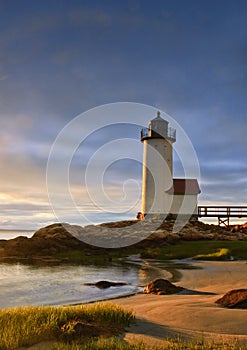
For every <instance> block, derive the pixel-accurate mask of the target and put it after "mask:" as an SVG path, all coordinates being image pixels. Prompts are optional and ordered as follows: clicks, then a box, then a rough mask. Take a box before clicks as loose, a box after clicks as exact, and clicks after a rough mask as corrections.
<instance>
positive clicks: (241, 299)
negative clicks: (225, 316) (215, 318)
mask: <svg viewBox="0 0 247 350" xmlns="http://www.w3.org/2000/svg"><path fill="white" fill-rule="evenodd" d="M216 304H219V305H221V306H224V307H227V308H231V309H247V289H233V290H230V291H229V292H227V293H226V294H225V295H224V296H223V297H222V298H220V299H218V300H216Z"/></svg>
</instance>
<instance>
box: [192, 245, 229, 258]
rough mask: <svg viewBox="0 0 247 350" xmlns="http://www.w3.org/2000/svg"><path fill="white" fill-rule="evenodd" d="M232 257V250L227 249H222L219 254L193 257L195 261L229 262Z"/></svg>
mask: <svg viewBox="0 0 247 350" xmlns="http://www.w3.org/2000/svg"><path fill="white" fill-rule="evenodd" d="M230 256H231V253H230V250H229V249H227V248H221V249H219V250H218V251H217V252H214V253H209V254H198V255H196V256H194V257H193V259H194V260H213V261H215V260H229V258H230Z"/></svg>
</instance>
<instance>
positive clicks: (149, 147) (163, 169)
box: [141, 112, 201, 215]
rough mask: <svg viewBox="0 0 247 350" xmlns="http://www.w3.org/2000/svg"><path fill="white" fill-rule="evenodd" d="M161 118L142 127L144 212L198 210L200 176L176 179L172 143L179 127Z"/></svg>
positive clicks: (183, 212) (180, 212)
mask: <svg viewBox="0 0 247 350" xmlns="http://www.w3.org/2000/svg"><path fill="white" fill-rule="evenodd" d="M168 124H169V123H168V122H167V121H166V120H164V119H162V118H161V117H160V112H157V116H156V118H154V119H152V120H151V121H150V122H149V124H148V128H144V129H142V130H141V142H143V146H144V147H143V177H142V214H143V215H146V214H174V215H177V214H182V215H188V214H192V213H196V212H197V197H198V194H199V193H200V192H201V191H200V188H199V185H198V182H197V179H173V143H174V142H175V141H176V130H175V129H172V128H170V127H169V126H168Z"/></svg>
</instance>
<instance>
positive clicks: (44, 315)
mask: <svg viewBox="0 0 247 350" xmlns="http://www.w3.org/2000/svg"><path fill="white" fill-rule="evenodd" d="M133 319H134V316H133V313H132V312H129V311H124V310H123V309H122V308H121V307H119V306H117V305H113V304H110V303H95V304H92V305H80V306H66V307H51V306H45V307H43V306H41V307H32V306H31V307H30V306H28V307H18V308H13V309H3V310H0V349H1V350H13V349H17V348H18V347H21V346H30V345H32V344H36V343H38V342H40V341H45V340H52V341H56V340H61V338H62V335H63V334H62V333H61V327H62V326H63V325H64V324H67V323H69V322H73V321H82V322H87V323H92V324H97V325H98V326H100V325H102V327H103V328H105V327H106V326H107V327H108V328H109V329H110V328H111V327H113V328H114V329H116V327H126V326H128V325H129V324H130V322H131V321H133Z"/></svg>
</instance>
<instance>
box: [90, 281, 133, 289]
mask: <svg viewBox="0 0 247 350" xmlns="http://www.w3.org/2000/svg"><path fill="white" fill-rule="evenodd" d="M84 285H85V286H95V287H97V288H100V289H106V288H110V287H120V286H126V285H128V283H126V282H111V281H99V282H96V283H85V284H84Z"/></svg>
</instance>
